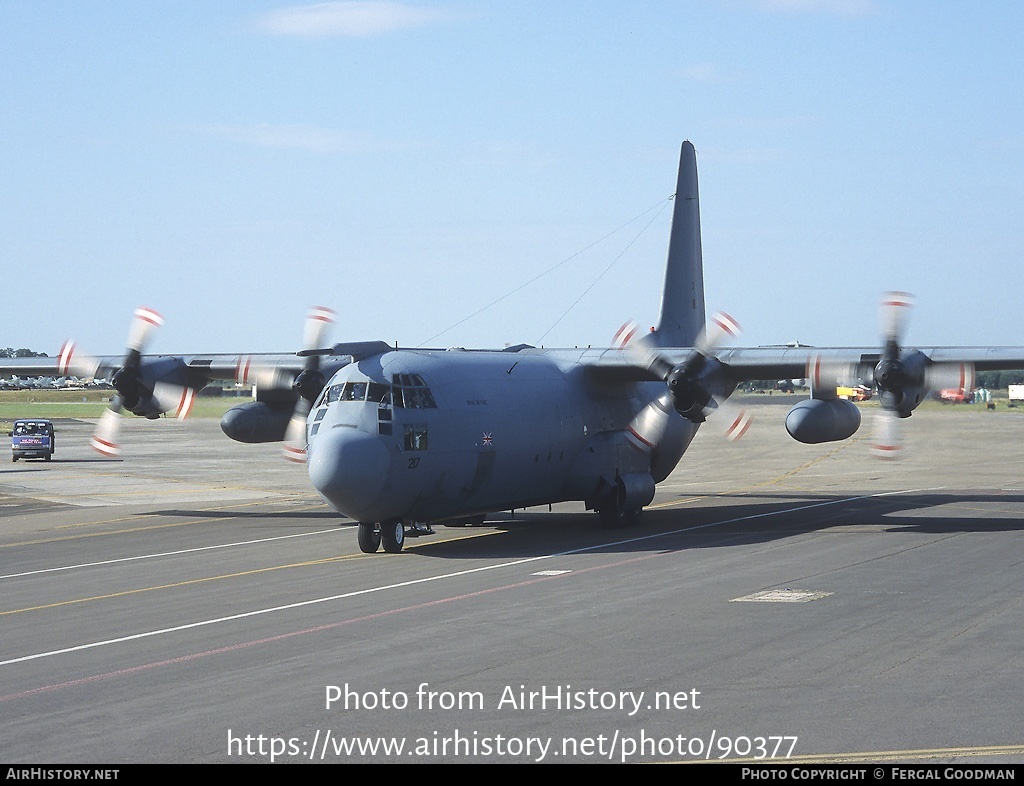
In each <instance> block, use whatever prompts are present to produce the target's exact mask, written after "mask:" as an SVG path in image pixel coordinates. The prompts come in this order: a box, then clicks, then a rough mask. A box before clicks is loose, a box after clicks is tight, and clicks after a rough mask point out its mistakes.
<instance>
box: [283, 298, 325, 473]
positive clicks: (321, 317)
mask: <svg viewBox="0 0 1024 786" xmlns="http://www.w3.org/2000/svg"><path fill="white" fill-rule="evenodd" d="M333 322H334V311H332V310H331V309H329V308H326V307H324V306H314V307H313V308H312V309H310V312H309V314H308V315H307V316H306V327H305V331H304V332H303V336H302V351H301V352H299V353H298V354H299V355H300V356H304V357H305V358H306V367H305V368H304V369H303V370H302V371H301V372H299V374H298V376H296V377H295V381H294V382H293V383H292V388H293V389H294V390H295V392H296V393H298V394H299V397H298V400H296V402H295V411H294V412H292V417H291V420H289V421H288V429H287V431H285V435H284V445H283V446H282V448H281V450H282V452H283V453H284V457H285V458H286V459H288V460H289V461H294V462H296V463H299V464H302V463H304V462H305V461H306V418H307V417H308V416H309V410H310V408H312V406H313V402H314V401H316V397H317V396H319V395H320V391H321V390H323V389H324V385H326V384H327V380H326V379H324V375H323V372H322V371H320V355H322V354H326V353H329V352H330V350H327V351H324V350H321V349H320V347H321V346H322V345H323V340H324V336H326V335H327V329H328V328H329V327H330V326H331V324H332V323H333Z"/></svg>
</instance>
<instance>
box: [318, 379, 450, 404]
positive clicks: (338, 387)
mask: <svg viewBox="0 0 1024 786" xmlns="http://www.w3.org/2000/svg"><path fill="white" fill-rule="evenodd" d="M336 401H368V402H371V403H374V404H376V405H377V406H378V407H389V406H394V407H397V408H405V409H436V408H437V404H436V403H435V402H434V397H433V395H432V394H431V392H430V388H429V387H427V385H426V383H425V382H424V381H423V378H422V377H421V376H420V375H419V374H395V375H393V377H392V384H391V385H385V384H382V383H380V382H369V381H365V380H364V381H358V382H357V381H353V382H339V383H337V384H334V385H330V386H329V387H327V388H325V389H324V391H323V393H321V394H320V398H319V399H318V400H317V402H316V406H318V407H319V406H323V405H324V404H333V403H334V402H336Z"/></svg>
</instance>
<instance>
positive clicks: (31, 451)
mask: <svg viewBox="0 0 1024 786" xmlns="http://www.w3.org/2000/svg"><path fill="white" fill-rule="evenodd" d="M54 441H55V440H54V437H53V423H51V422H50V421H48V420H16V421H14V430H13V431H12V432H11V461H17V460H18V459H20V458H41V459H43V460H44V461H49V460H50V457H51V456H53V451H54V447H55V445H54Z"/></svg>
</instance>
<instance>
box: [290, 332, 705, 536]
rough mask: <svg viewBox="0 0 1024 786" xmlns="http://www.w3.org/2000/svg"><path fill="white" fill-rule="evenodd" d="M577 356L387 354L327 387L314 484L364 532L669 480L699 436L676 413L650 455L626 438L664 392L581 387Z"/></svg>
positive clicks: (639, 386) (643, 385) (312, 456)
mask: <svg viewBox="0 0 1024 786" xmlns="http://www.w3.org/2000/svg"><path fill="white" fill-rule="evenodd" d="M585 353H586V350H575V351H573V350H537V349H526V350H520V351H518V352H513V351H509V352H501V351H465V350H447V351H444V350H396V351H394V352H388V353H384V354H381V355H376V356H373V357H370V358H364V359H362V360H359V361H358V362H355V363H352V364H350V365H348V366H346V367H344V368H343V369H341V370H340V371H338V372H337V373H336V374H335V375H334V377H333V378H332V379H331V380H330V382H329V383H328V385H327V386H326V387H325V389H324V391H323V393H322V394H321V396H320V398H319V399H318V400H317V401H316V402H315V404H314V406H313V408H312V409H311V411H310V413H309V418H308V421H307V436H308V449H307V450H308V453H307V461H308V465H309V467H308V468H309V474H310V479H311V480H312V482H313V485H314V486H315V487H316V488H317V490H318V491H319V492H320V494H321V495H322V496H323V497H324V498H325V499H326V500H327V501H328V502H329V503H330V504H331V505H332V507H334V508H335V509H336V510H338V511H339V512H341V513H343V514H345V515H347V516H350V517H352V518H354V519H356V520H357V521H362V522H384V521H396V520H400V521H407V522H437V521H448V520H459V519H465V518H469V517H472V516H474V515H478V514H482V513H488V512H493V511H495V510H508V509H513V508H522V507H527V506H531V505H539V504H546V503H551V502H560V501H565V500H583V501H585V502H587V504H588V507H600V506H601V500H602V497H603V495H607V494H609V493H613V491H614V487H615V484H616V481H617V479H620V478H638V477H639V478H650V480H651V481H652V484H651V488H652V489H653V483H654V482H658V481H660V480H662V479H664V477H665V476H667V475H668V473H669V472H670V471H671V470H672V468H674V467H675V465H676V463H677V462H678V460H679V458H680V457H681V456H682V453H683V451H684V450H685V449H686V446H687V445H688V444H689V442H690V439H692V437H693V434H694V433H695V431H696V427H695V426H693V425H692V424H690V423H689V422H688V421H685V420H683V419H682V418H681V417H679V416H678V415H676V414H675V413H674V412H673V413H671V414H670V415H669V416H668V418H669V419H668V422H667V424H662V425H667V427H665V428H659V430H658V434H657V437H656V444H655V445H654V449H653V451H652V450H644V449H641V448H640V447H638V446H637V443H636V440H635V439H633V440H631V439H630V438H629V431H628V430H629V427H630V424H631V423H633V422H634V421H635V419H636V417H637V415H638V413H640V412H641V411H642V410H644V409H645V407H648V405H650V403H651V402H652V401H653V400H654V399H655V398H656V397H657V396H658V395H659V393H661V391H663V390H664V388H663V386H661V385H659V384H658V383H649V382H607V381H604V382H602V381H598V380H595V379H593V378H591V377H589V376H588V374H587V371H586V369H585V367H584V366H583V365H581V364H580V362H579V361H580V359H581V357H582V356H583V355H584V354H585Z"/></svg>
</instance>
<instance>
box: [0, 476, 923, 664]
mask: <svg viewBox="0 0 1024 786" xmlns="http://www.w3.org/2000/svg"><path fill="white" fill-rule="evenodd" d="M935 490H937V489H905V490H903V491H886V492H881V493H878V494H862V495H860V496H857V497H843V498H842V499H833V500H827V501H824V502H813V503H810V504H808V505H797V506H796V507H792V508H785V509H782V510H774V511H768V512H766V513H754V514H751V515H749V516H737V517H735V518H731V519H725V520H723V521H710V522H708V523H707V524H697V525H695V526H693V527H682V528H681V529H677V530H672V531H671V532H656V533H652V534H650V535H641V536H639V537H636V538H627V539H625V540H619V541H615V542H613V543H599V544H596V545H593V546H583V547H581V548H578V549H568V550H566V551H559V552H556V553H554V554H542V555H540V556H537V557H525V558H523V559H517V560H512V561H510V562H501V563H497V564H495V565H484V566H481V567H479V568H468V569H466V570H457V571H453V572H452V573H442V574H439V575H437V576H426V577H424V578H420V579H410V580H409V581H400V582H397V583H395V584H384V585H381V586H379V587H368V588H366V589H361V590H353V591H352V592H343V593H341V594H340V595H328V596H326V597H323V598H312V599H310V600H301V601H298V602H296V603H287V604H285V605H283V606H271V607H269V608H264V609H255V610H253V611H244V612H241V613H240V614H230V615H228V616H226V617H215V618H213V619H207V620H201V621H199V622H190V623H186V624H184V625H175V626H174V627H170V628H160V629H158V630H150V631H145V632H143V633H132V634H129V635H127V636H119V637H118V638H114V639H105V640H103V641H94V642H90V643H89V644H77V645H75V646H72V647H64V648H63V649H59V650H49V651H48V652H37V653H35V654H33V655H23V656H21V657H19V658H10V659H9V660H4V661H0V667H3V666H10V665H13V664H15V663H24V662H26V661H30V660H39V659H41V658H50V657H53V656H54V655H67V654H68V653H72V652H81V651H83V650H91V649H95V648H97V647H106V646H109V645H111V644H122V643H124V642H128V641H138V640H139V639H148V638H152V637H154V636H163V635H166V634H168V633H178V632H180V631H183V630H193V629H195V628H203V627H208V626H211V625H219V624H222V623H225V622H234V621H235V620H241V619H247V618H249V617H260V616H263V615H265V614H273V613H275V612H278V611H289V610H291V609H300V608H303V607H306V606H316V605H319V604H322V603H331V602H332V601H336V600H346V599H348V598H355V597H359V596H360V595H372V594H374V593H377V592H387V591H388V590H394V589H402V588H404V587H414V586H416V585H418V584H429V583H432V582H435V581H444V580H446V579H455V578H460V577H462V576H470V575H472V574H474V573H483V572H485V571H489V570H499V569H501V568H510V567H514V566H516V565H527V564H529V563H531V562H539V561H541V560H545V559H551V558H552V557H565V556H568V555H570V554H584V553H586V552H588V551H598V550H600V549H608V548H614V547H617V546H624V545H627V544H629V543H639V542H641V541H645V540H652V539H654V538H664V537H668V536H671V535H679V534H681V533H684V532H694V531H696V530H701V529H708V528H709V527H717V526H721V525H722V524H733V523H735V522H737V521H750V520H752V519H761V518H768V517H771V516H781V515H783V514H786V513H796V512H798V511H801V510H811V509H813V508H822V507H828V506H830V505H840V504H843V503H846V502H855V501H857V500H862V499H877V498H879V497H891V496H897V495H899V494H914V493H916V492H920V491H935Z"/></svg>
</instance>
